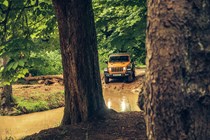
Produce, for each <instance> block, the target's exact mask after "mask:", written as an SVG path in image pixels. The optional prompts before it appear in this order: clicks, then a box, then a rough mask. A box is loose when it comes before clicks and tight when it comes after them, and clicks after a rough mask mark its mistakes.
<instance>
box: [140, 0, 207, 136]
mask: <svg viewBox="0 0 210 140" xmlns="http://www.w3.org/2000/svg"><path fill="white" fill-rule="evenodd" d="M209 9H210V1H209V0H207V1H198V0H192V1H188V0H184V1H183V0H176V1H150V0H149V1H148V25H147V36H146V38H147V39H146V47H147V59H146V64H147V71H146V82H145V83H146V84H145V88H144V93H145V98H146V102H145V113H146V116H145V119H146V125H147V135H148V138H149V139H157V140H162V139H177V140H178V139H179V140H181V139H187V140H194V139H199V140H207V139H209V138H210V128H209V124H210V115H209V114H210V79H209V77H210V66H209V65H210V22H209V21H210V11H209Z"/></svg>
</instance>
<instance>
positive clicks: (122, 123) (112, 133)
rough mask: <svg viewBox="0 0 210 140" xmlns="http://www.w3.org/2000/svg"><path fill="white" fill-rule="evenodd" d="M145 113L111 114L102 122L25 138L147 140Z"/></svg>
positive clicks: (55, 129) (45, 131)
mask: <svg viewBox="0 0 210 140" xmlns="http://www.w3.org/2000/svg"><path fill="white" fill-rule="evenodd" d="M145 130H146V126H145V122H144V118H143V112H125V113H116V112H111V111H110V113H109V115H105V116H103V117H102V118H100V120H93V121H91V122H85V123H81V124H78V125H66V126H60V127H56V128H51V129H47V130H42V131H41V132H39V133H37V134H34V135H31V136H28V137H25V138H24V139H25V140H146V139H147V137H146V131H145Z"/></svg>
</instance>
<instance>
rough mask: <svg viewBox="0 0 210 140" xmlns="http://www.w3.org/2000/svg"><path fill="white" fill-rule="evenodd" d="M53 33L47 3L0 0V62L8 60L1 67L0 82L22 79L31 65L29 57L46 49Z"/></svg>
mask: <svg viewBox="0 0 210 140" xmlns="http://www.w3.org/2000/svg"><path fill="white" fill-rule="evenodd" d="M56 29H57V26H56V20H55V15H54V12H53V7H52V4H51V0H18V1H11V0H0V58H7V59H8V60H7V64H6V65H5V66H4V67H1V72H0V78H1V79H3V80H2V81H4V83H8V82H12V81H16V80H17V79H18V78H20V77H23V76H24V75H25V74H26V73H27V72H28V68H30V65H31V64H32V62H33V59H31V53H32V52H37V51H38V52H40V51H41V50H45V49H46V47H47V46H50V44H51V43H50V42H51V41H49V40H50V39H51V38H55V36H57V33H56V32H55V30H56ZM42 42H44V43H46V42H48V44H49V45H45V46H42V45H44V43H42ZM46 44H47V43H46ZM52 44H53V43H52ZM54 44H58V43H54ZM53 46H54V45H53ZM54 48H55V47H53V48H52V49H54ZM57 48H58V47H57ZM29 62H30V63H29Z"/></svg>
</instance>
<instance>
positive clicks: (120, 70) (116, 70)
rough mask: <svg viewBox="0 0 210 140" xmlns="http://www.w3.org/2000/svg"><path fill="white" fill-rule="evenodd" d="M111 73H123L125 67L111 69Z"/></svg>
mask: <svg viewBox="0 0 210 140" xmlns="http://www.w3.org/2000/svg"><path fill="white" fill-rule="evenodd" d="M111 71H112V72H122V71H123V67H114V68H111Z"/></svg>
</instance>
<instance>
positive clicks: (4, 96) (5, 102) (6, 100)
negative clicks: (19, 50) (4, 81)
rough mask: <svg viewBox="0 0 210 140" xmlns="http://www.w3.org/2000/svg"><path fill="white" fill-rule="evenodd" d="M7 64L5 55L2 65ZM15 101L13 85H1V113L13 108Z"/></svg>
mask: <svg viewBox="0 0 210 140" xmlns="http://www.w3.org/2000/svg"><path fill="white" fill-rule="evenodd" d="M6 64H7V58H6V57H4V58H3V59H1V63H0V65H1V66H5V65H6ZM0 86H1V85H0ZM13 102H14V101H13V98H12V85H2V87H0V110H1V111H0V113H3V114H4V113H7V112H5V111H7V110H8V109H10V108H11V106H12V104H13Z"/></svg>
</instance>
